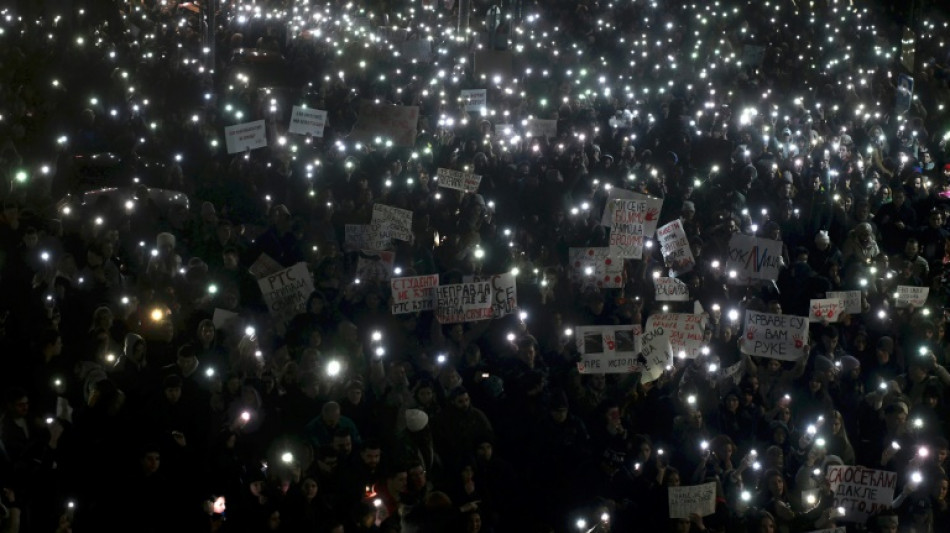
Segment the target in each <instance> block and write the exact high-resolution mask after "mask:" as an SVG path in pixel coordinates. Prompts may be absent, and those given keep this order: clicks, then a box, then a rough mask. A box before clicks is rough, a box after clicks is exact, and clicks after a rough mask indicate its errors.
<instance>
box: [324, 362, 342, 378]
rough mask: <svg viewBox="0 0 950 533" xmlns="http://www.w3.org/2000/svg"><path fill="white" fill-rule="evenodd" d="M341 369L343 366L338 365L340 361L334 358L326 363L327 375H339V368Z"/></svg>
mask: <svg viewBox="0 0 950 533" xmlns="http://www.w3.org/2000/svg"><path fill="white" fill-rule="evenodd" d="M342 369H343V367H342V365H340V362H339V361H337V360H335V359H334V360H331V361H330V362H329V363H327V375H328V376H330V377H331V378H332V377H336V376H337V375H339V374H340V370H342Z"/></svg>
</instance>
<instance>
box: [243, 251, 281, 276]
mask: <svg viewBox="0 0 950 533" xmlns="http://www.w3.org/2000/svg"><path fill="white" fill-rule="evenodd" d="M283 269H284V266H283V265H281V264H280V263H278V262H277V261H276V260H274V258H273V257H271V256H269V255H267V254H263V253H262V254H261V255H259V256H257V259H255V260H254V262H253V263H251V266H250V267H248V269H247V271H248V272H250V273H251V275H252V276H254V279H260V278H263V277H264V276H269V275H271V274H274V273H277V272H280V271H281V270H283Z"/></svg>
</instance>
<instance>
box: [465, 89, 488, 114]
mask: <svg viewBox="0 0 950 533" xmlns="http://www.w3.org/2000/svg"><path fill="white" fill-rule="evenodd" d="M461 98H462V103H463V104H465V110H466V111H478V112H480V111H481V110H482V109H483V108H484V107H485V106H486V105H487V104H488V91H487V90H485V89H462V93H461Z"/></svg>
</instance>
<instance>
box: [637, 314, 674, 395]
mask: <svg viewBox="0 0 950 533" xmlns="http://www.w3.org/2000/svg"><path fill="white" fill-rule="evenodd" d="M666 333H667V332H666V330H665V329H663V326H653V327H651V325H650V324H649V323H647V327H646V329H645V330H643V335H641V345H642V346H643V348H642V350H643V353H641V354H640V357H639V358H637V362H638V363H639V364H640V368H639V369H638V370H639V371H640V373H641V374H640V382H641V383H649V382H651V381H656V379H657V378H659V377H660V375H661V374H663V371H664V370H666V367H667V366H669V365H672V364H673V347H672V346H671V345H670V337H669V335H667V334H666Z"/></svg>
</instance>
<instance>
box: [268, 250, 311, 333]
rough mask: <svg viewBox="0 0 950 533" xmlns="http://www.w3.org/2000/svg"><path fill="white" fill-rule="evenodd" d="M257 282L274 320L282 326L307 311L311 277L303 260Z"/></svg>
mask: <svg viewBox="0 0 950 533" xmlns="http://www.w3.org/2000/svg"><path fill="white" fill-rule="evenodd" d="M257 284H258V286H259V287H260V289H261V294H262V295H263V298H264V303H266V304H267V309H268V311H270V315H271V317H272V318H273V319H274V322H275V323H277V324H280V325H283V326H286V325H287V323H288V322H290V319H292V318H293V317H295V316H297V315H298V314H300V313H304V312H306V311H307V299H308V298H310V294H311V293H313V290H314V289H313V277H312V276H311V275H310V271H309V270H307V263H303V262H301V263H297V264H296V265H294V266H292V267H290V268H285V269H284V270H281V271H279V272H275V273H273V274H270V275H267V276H265V277H262V278H261V279H259V280H257Z"/></svg>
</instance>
